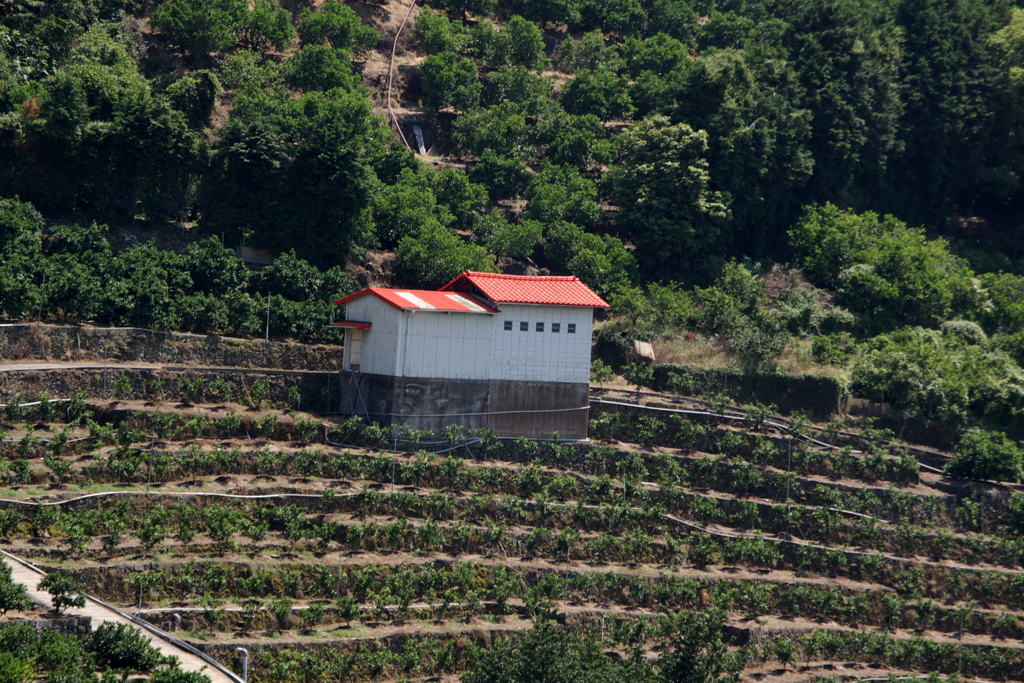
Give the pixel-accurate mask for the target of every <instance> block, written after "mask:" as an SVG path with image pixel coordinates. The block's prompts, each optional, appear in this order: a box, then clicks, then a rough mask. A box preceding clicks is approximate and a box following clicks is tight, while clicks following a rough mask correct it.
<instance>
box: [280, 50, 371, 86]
mask: <svg viewBox="0 0 1024 683" xmlns="http://www.w3.org/2000/svg"><path fill="white" fill-rule="evenodd" d="M284 73H285V78H286V79H287V81H288V83H289V84H290V85H293V86H295V87H296V88H301V89H302V90H331V89H333V88H344V89H345V90H353V89H355V88H356V87H357V86H358V85H359V84H360V81H359V77H358V76H357V75H356V73H355V71H353V70H352V63H351V62H350V61H348V60H347V59H345V57H344V55H343V54H342V52H341V51H339V50H336V49H334V48H333V47H330V46H329V45H308V46H306V47H303V48H300V49H298V50H296V51H295V52H294V53H292V56H291V57H289V58H288V61H287V62H285V65H284Z"/></svg>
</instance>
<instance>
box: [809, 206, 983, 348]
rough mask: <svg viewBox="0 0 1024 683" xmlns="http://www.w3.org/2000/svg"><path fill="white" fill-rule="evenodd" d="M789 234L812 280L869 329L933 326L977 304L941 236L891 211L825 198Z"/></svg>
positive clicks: (975, 292)
mask: <svg viewBox="0 0 1024 683" xmlns="http://www.w3.org/2000/svg"><path fill="white" fill-rule="evenodd" d="M790 235H791V241H792V246H793V249H794V251H795V253H796V254H797V256H798V258H800V262H801V263H802V264H803V266H804V267H805V268H806V269H807V272H808V274H810V275H811V276H812V277H813V278H814V281H815V282H816V283H817V284H819V285H821V286H825V287H830V288H835V289H836V290H837V291H838V293H839V302H840V303H841V304H842V305H844V306H846V307H848V308H850V309H851V310H852V311H854V312H855V313H859V314H861V315H862V324H863V325H865V326H867V327H869V328H871V329H874V330H879V329H886V328H891V327H893V326H895V325H896V324H899V323H908V324H919V325H935V324H937V323H939V322H941V321H943V320H948V319H949V318H951V317H954V316H959V317H970V316H973V315H976V314H977V312H979V311H980V310H981V308H982V306H983V304H984V298H983V292H982V291H981V290H980V288H979V287H978V286H977V284H976V283H975V281H974V279H973V273H971V272H970V271H969V270H968V269H967V267H966V264H965V263H964V262H963V261H962V260H961V259H959V258H957V257H955V256H954V255H952V254H951V253H950V252H949V250H948V245H947V244H946V242H945V241H943V240H928V239H926V237H925V235H924V231H922V230H918V229H914V228H910V227H907V225H906V224H905V223H902V222H901V221H899V220H897V219H896V218H894V217H893V216H885V217H884V218H880V217H879V216H878V215H877V214H874V213H871V212H867V213H864V214H859V215H858V214H855V213H853V212H849V211H841V210H840V209H838V208H837V207H836V206H834V205H832V204H827V205H825V206H823V207H813V208H810V209H809V210H808V211H807V213H806V214H805V216H804V218H803V219H802V220H801V221H800V222H799V223H798V224H797V225H796V226H795V227H794V228H793V230H792V231H791V232H790Z"/></svg>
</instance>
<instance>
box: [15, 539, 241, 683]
mask: <svg viewBox="0 0 1024 683" xmlns="http://www.w3.org/2000/svg"><path fill="white" fill-rule="evenodd" d="M0 555H3V556H4V557H6V558H7V559H8V560H10V561H12V562H17V563H18V564H20V565H22V566H23V567H26V568H27V569H29V570H30V571H33V572H35V573H36V574H40V575H43V576H45V575H46V572H44V571H43V570H42V569H40V568H39V567H37V566H35V565H34V564H32V563H31V562H28V561H27V560H23V559H21V558H20V557H17V556H16V555H12V554H10V553H9V552H7V551H5V550H0ZM82 595H84V596H85V597H86V599H88V600H91V601H92V602H94V603H96V604H97V605H99V606H100V607H103V608H105V609H108V610H110V611H111V612H113V613H114V614H116V615H118V616H119V617H122V618H123V619H127V620H128V621H130V622H131V623H133V624H135V625H136V626H138V627H140V628H142V629H145V630H146V631H149V632H150V633H152V634H153V635H155V636H156V637H157V638H160V639H161V640H164V641H166V642H168V643H170V644H171V645H173V646H174V647H176V648H178V649H179V650H184V651H185V652H188V653H189V654H191V655H195V656H196V657H199V658H200V659H201V660H203V661H204V662H206V663H207V664H209V665H210V666H212V667H213V668H214V669H216V670H217V671H219V672H221V673H222V674H224V675H225V676H227V677H228V679H229V680H231V681H232V682H233V683H245V682H244V681H243V680H242V679H241V678H239V677H238V675H237V674H235V673H234V672H233V671H231V670H230V669H228V668H227V667H226V666H224V665H223V664H221V663H220V662H218V661H217V660H216V659H214V658H213V657H211V656H209V655H208V654H206V653H205V652H202V651H201V650H199V649H197V648H195V647H193V646H192V645H190V644H189V643H187V642H185V641H184V640H181V639H179V638H175V637H174V636H172V635H171V634H170V633H167V632H166V631H164V630H163V629H161V628H159V627H157V626H154V625H153V624H151V623H149V622H148V621H146V620H145V619H141V618H139V617H136V616H133V615H131V614H128V613H126V612H122V611H121V610H119V609H117V608H116V607H114V606H113V605H108V604H107V603H105V602H103V601H102V600H100V599H98V598H95V597H93V596H91V595H89V594H88V593H82Z"/></svg>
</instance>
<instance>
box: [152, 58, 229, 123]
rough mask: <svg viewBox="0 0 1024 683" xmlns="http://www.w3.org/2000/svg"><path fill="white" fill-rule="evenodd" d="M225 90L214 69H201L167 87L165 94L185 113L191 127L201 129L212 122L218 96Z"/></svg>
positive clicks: (175, 106)
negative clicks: (211, 118)
mask: <svg viewBox="0 0 1024 683" xmlns="http://www.w3.org/2000/svg"><path fill="white" fill-rule="evenodd" d="M222 92H224V89H223V88H222V87H221V84H220V79H219V78H218V77H217V75H216V74H215V73H213V72H212V71H207V70H205V69H200V70H198V71H193V72H191V73H189V74H186V75H185V76H182V77H181V78H179V79H178V80H176V81H175V82H174V83H172V84H171V85H169V86H168V87H167V90H165V91H164V95H166V96H167V99H169V100H170V102H171V104H172V105H174V108H175V109H177V110H178V111H180V112H181V113H182V114H184V115H185V118H186V119H187V120H188V123H189V125H190V126H191V127H193V128H197V129H201V128H203V127H204V126H205V125H206V124H207V123H209V122H210V116H211V115H212V114H213V107H214V105H216V104H217V97H218V96H220V94H221V93H222Z"/></svg>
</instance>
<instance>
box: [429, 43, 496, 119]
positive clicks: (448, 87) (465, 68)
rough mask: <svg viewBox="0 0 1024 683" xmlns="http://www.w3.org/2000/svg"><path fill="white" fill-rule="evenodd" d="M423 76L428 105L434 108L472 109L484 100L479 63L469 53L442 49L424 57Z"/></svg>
mask: <svg viewBox="0 0 1024 683" xmlns="http://www.w3.org/2000/svg"><path fill="white" fill-rule="evenodd" d="M420 76H421V77H422V78H423V89H424V91H425V93H426V94H425V97H424V99H425V101H426V104H427V106H429V107H431V108H433V109H444V108H445V107H453V108H454V109H456V110H458V111H469V110H471V109H474V108H475V107H476V106H477V105H478V104H479V103H480V93H481V91H482V90H483V85H481V83H480V79H479V78H478V76H477V71H476V64H475V63H474V62H473V60H472V59H469V58H468V57H460V56H459V55H457V54H455V53H453V52H440V53H438V54H433V55H430V56H429V57H427V58H426V59H425V60H423V63H422V64H420Z"/></svg>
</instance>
